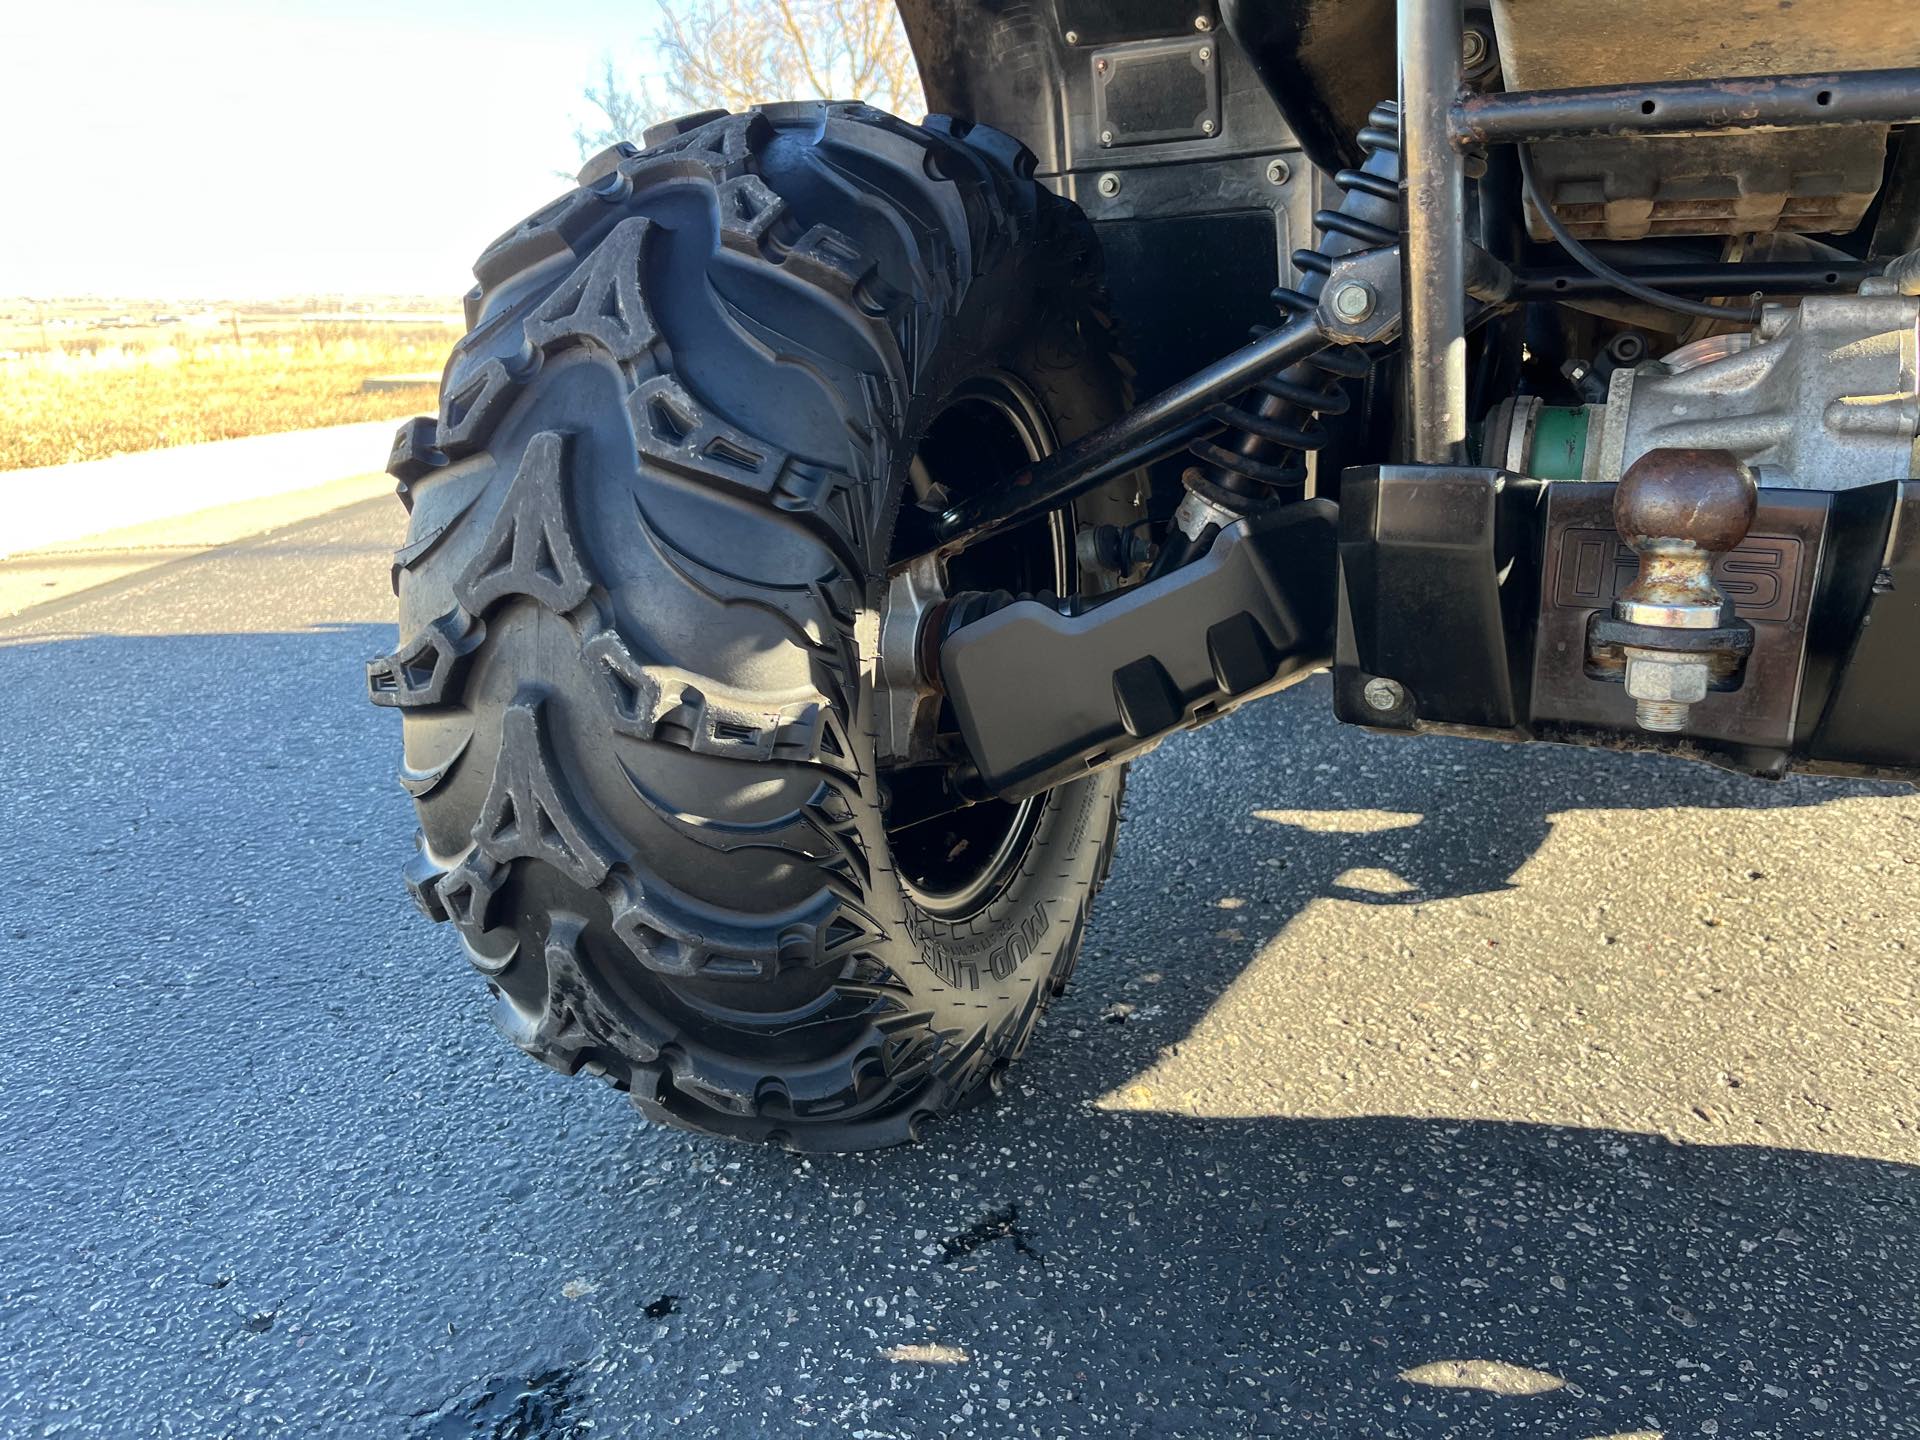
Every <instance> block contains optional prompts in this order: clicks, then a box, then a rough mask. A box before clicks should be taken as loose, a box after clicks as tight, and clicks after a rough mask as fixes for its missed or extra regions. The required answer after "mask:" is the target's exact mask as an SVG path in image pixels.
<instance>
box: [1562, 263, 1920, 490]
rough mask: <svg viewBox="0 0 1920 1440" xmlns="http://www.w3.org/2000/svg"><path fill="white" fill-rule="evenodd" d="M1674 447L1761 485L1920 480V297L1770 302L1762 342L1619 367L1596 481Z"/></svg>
mask: <svg viewBox="0 0 1920 1440" xmlns="http://www.w3.org/2000/svg"><path fill="white" fill-rule="evenodd" d="M1690 352H1691V353H1690ZM1675 448H1680V449H1705V450H1727V451H1730V452H1732V453H1733V454H1734V455H1735V456H1737V457H1739V458H1740V459H1741V460H1744V461H1745V462H1746V463H1747V464H1748V465H1750V466H1751V467H1752V468H1753V470H1754V472H1755V474H1756V475H1757V476H1758V477H1759V479H1760V483H1761V484H1762V485H1773V486H1790V487H1793V488H1796V489H1802V490H1847V489H1852V488H1854V487H1856V486H1860V485H1871V484H1874V483H1875V482H1877V481H1881V480H1904V479H1907V478H1909V477H1911V476H1914V475H1920V297H1915V296H1911V295H1876V296H1866V295H1829V296H1817V297H1811V298H1809V299H1806V300H1803V301H1801V302H1800V303H1799V304H1798V305H1769V306H1767V307H1766V308H1765V310H1764V311H1762V313H1761V317H1760V325H1759V327H1758V329H1757V330H1756V331H1755V333H1754V334H1752V335H1717V336H1713V337H1711V338H1709V339H1707V340H1703V341H1698V342H1696V343H1695V344H1693V345H1689V346H1686V347H1685V348H1683V349H1681V350H1679V351H1676V352H1674V353H1673V354H1671V355H1669V356H1667V357H1666V358H1665V359H1664V360H1663V361H1659V362H1656V363H1653V364H1649V365H1642V366H1638V367H1636V368H1634V369H1620V370H1616V371H1614V372H1613V376H1612V379H1611V382H1610V384H1609V386H1608V390H1607V406H1606V412H1605V421H1604V423H1603V426H1602V429H1601V432H1600V443H1599V454H1598V457H1597V464H1596V465H1595V466H1594V468H1593V469H1592V470H1590V471H1588V472H1586V473H1587V477H1588V478H1591V479H1596V480H1608V481H1615V480H1618V479H1619V478H1620V477H1621V475H1622V474H1624V473H1625V471H1626V468H1627V467H1628V466H1629V465H1631V464H1632V463H1633V462H1634V461H1635V460H1637V459H1638V458H1639V457H1640V456H1642V455H1644V454H1646V453H1647V452H1648V451H1649V450H1661V449H1675Z"/></svg>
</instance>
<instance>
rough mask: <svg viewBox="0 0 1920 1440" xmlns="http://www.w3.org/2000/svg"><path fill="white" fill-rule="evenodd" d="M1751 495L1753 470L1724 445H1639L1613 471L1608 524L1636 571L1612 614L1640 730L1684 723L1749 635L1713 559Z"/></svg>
mask: <svg viewBox="0 0 1920 1440" xmlns="http://www.w3.org/2000/svg"><path fill="white" fill-rule="evenodd" d="M1757 504H1758V495H1757V493H1756V490H1755V487H1754V480H1753V472H1752V471H1750V470H1748V469H1747V467H1746V466H1745V465H1743V464H1741V463H1740V461H1739V460H1737V459H1736V458H1735V457H1734V456H1733V455H1732V454H1730V453H1729V452H1727V451H1725V450H1649V451H1648V452H1647V453H1646V454H1644V455H1642V456H1641V457H1640V458H1639V459H1637V460H1635V461H1634V462H1633V464H1632V465H1631V466H1629V467H1628V469H1627V472H1626V474H1625V475H1623V476H1622V477H1621V480H1620V485H1619V488H1618V490H1616V491H1615V493H1614V499H1613V519H1614V525H1615V526H1616V527H1617V528H1618V530H1619V532H1620V537H1621V538H1622V539H1623V540H1625V541H1626V542H1627V544H1629V545H1630V546H1632V547H1633V549H1634V550H1635V551H1636V552H1637V553H1638V555H1639V557H1640V571H1639V574H1638V575H1636V576H1635V577H1634V581H1633V583H1632V584H1631V585H1630V586H1628V587H1627V589H1626V591H1625V592H1624V593H1623V594H1622V595H1621V596H1620V597H1619V598H1618V599H1617V600H1615V601H1614V604H1613V618H1614V620H1615V621H1616V622H1619V624H1620V627H1621V630H1622V631H1623V632H1625V633H1623V634H1622V635H1621V638H1622V639H1628V641H1629V643H1627V644H1625V645H1623V646H1622V647H1621V648H1622V650H1623V652H1624V658H1625V660H1626V676H1625V678H1626V687H1627V694H1629V695H1630V696H1632V697H1633V700H1634V707H1635V716H1636V718H1637V719H1638V721H1639V724H1640V728H1641V729H1643V730H1652V731H1662V732H1669V733H1670V732H1674V731H1679V730H1684V729H1685V728H1686V724H1687V716H1688V713H1689V712H1690V711H1691V709H1692V707H1693V706H1694V705H1696V704H1697V703H1699V702H1700V701H1702V700H1704V699H1705V698H1706V696H1707V691H1708V690H1709V689H1710V688H1712V687H1713V685H1714V681H1715V679H1716V676H1718V675H1723V674H1725V673H1726V671H1727V670H1728V669H1729V668H1730V666H1731V665H1732V664H1733V663H1734V662H1735V661H1737V659H1738V657H1739V655H1740V654H1741V653H1743V651H1744V649H1745V648H1746V647H1745V646H1744V645H1742V643H1741V642H1742V641H1743V640H1744V641H1746V642H1747V643H1748V644H1750V643H1751V642H1750V638H1749V636H1750V632H1747V633H1745V634H1743V633H1741V632H1742V631H1744V630H1745V626H1744V622H1742V621H1739V620H1738V619H1736V618H1735V617H1734V616H1733V614H1732V613H1731V607H1730V606H1729V605H1728V604H1727V602H1726V597H1725V596H1724V595H1722V594H1721V593H1720V587H1719V586H1718V585H1716V584H1715V583H1714V580H1713V563H1714V561H1715V560H1717V559H1718V558H1719V557H1720V556H1721V555H1724V554H1725V553H1726V552H1727V551H1729V550H1732V549H1733V548H1734V547H1735V546H1737V545H1738V544H1739V543H1740V542H1741V541H1742V540H1744V539H1745V538H1746V535H1747V528H1748V527H1749V526H1750V525H1752V524H1753V516H1754V510H1755V508H1756V506H1757ZM1663 641H1664V642H1666V643H1663Z"/></svg>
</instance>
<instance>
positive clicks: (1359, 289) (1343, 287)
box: [1333, 280, 1374, 320]
mask: <svg viewBox="0 0 1920 1440" xmlns="http://www.w3.org/2000/svg"><path fill="white" fill-rule="evenodd" d="M1373 301H1374V296H1373V287H1372V286H1371V285H1369V284H1367V282H1366V281H1364V280H1344V281H1342V282H1341V283H1340V285H1339V287H1338V288H1336V289H1335V290H1334V292H1333V313H1334V314H1336V315H1338V316H1339V317H1340V318H1341V319H1342V320H1364V319H1366V318H1367V316H1369V315H1371V314H1372V313H1373Z"/></svg>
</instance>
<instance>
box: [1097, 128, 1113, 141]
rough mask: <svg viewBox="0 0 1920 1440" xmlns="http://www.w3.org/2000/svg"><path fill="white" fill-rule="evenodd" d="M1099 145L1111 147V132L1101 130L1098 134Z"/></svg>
mask: <svg viewBox="0 0 1920 1440" xmlns="http://www.w3.org/2000/svg"><path fill="white" fill-rule="evenodd" d="M1100 143H1101V144H1102V145H1111V144H1112V143H1113V131H1111V130H1102V131H1101V132H1100Z"/></svg>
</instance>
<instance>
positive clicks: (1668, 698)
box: [1626, 645, 1711, 735]
mask: <svg viewBox="0 0 1920 1440" xmlns="http://www.w3.org/2000/svg"><path fill="white" fill-rule="evenodd" d="M1626 652H1627V675H1626V680H1627V694H1628V695H1630V696H1632V697H1633V704H1634V719H1635V720H1637V721H1638V722H1639V725H1640V728H1641V729H1642V730H1653V731H1657V732H1660V733H1662V734H1668V735H1671V734H1676V733H1678V732H1679V731H1681V730H1684V729H1686V728H1687V715H1688V713H1689V712H1690V711H1691V710H1692V709H1693V707H1694V706H1695V705H1697V704H1699V703H1700V702H1701V701H1702V700H1704V699H1706V698H1707V686H1708V682H1709V680H1710V679H1711V671H1710V669H1709V667H1708V664H1707V662H1706V661H1705V660H1704V659H1702V658H1701V657H1700V656H1698V655H1689V654H1687V653H1685V652H1684V651H1677V650H1653V649H1643V648H1641V647H1640V646H1637V645H1629V646H1627V647H1626Z"/></svg>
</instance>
